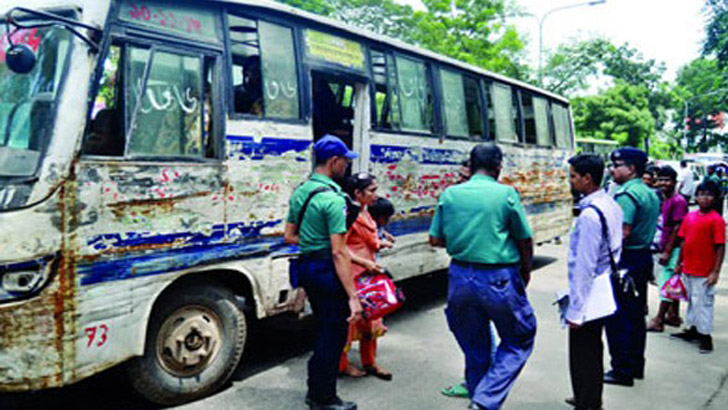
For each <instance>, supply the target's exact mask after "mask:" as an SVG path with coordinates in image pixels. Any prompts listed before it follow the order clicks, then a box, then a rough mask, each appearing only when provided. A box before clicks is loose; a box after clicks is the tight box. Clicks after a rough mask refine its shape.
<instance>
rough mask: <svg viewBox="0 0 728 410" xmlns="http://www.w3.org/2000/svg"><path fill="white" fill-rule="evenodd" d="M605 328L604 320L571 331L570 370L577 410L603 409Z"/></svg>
mask: <svg viewBox="0 0 728 410" xmlns="http://www.w3.org/2000/svg"><path fill="white" fill-rule="evenodd" d="M603 328H604V320H602V319H599V320H594V321H591V322H587V323H584V324H583V325H582V326H581V327H580V328H578V329H569V370H570V373H571V388H572V390H573V391H574V400H575V401H576V406H575V407H576V409H599V408H601V407H602V388H603V382H602V377H603V375H604V364H603V360H604V359H603V356H604V353H603V351H604V345H603V344H602V329H603Z"/></svg>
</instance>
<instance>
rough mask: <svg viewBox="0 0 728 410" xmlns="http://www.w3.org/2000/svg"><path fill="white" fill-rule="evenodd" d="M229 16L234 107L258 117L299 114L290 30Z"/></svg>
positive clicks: (296, 79) (294, 116)
mask: <svg viewBox="0 0 728 410" xmlns="http://www.w3.org/2000/svg"><path fill="white" fill-rule="evenodd" d="M228 20H229V26H230V44H231V54H232V72H231V77H232V79H233V85H234V86H233V97H234V105H233V109H234V111H235V112H236V113H240V114H249V115H254V116H257V117H263V116H265V117H271V118H283V119H286V118H289V119H295V118H299V111H300V110H299V98H298V73H297V71H296V53H295V48H294V45H293V31H292V30H291V29H290V28H288V27H283V26H279V25H277V24H272V23H268V22H265V21H257V20H251V19H246V18H242V17H237V16H234V15H229V16H228Z"/></svg>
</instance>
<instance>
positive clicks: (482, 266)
mask: <svg viewBox="0 0 728 410" xmlns="http://www.w3.org/2000/svg"><path fill="white" fill-rule="evenodd" d="M452 263H454V264H455V265H458V266H461V267H463V268H475V269H504V268H512V267H514V266H517V265H518V264H517V263H478V262H465V261H461V260H457V259H453V260H452Z"/></svg>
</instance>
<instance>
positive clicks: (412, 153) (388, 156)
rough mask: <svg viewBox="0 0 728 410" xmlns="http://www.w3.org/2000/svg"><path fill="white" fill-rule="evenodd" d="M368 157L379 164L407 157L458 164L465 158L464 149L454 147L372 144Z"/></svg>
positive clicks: (434, 163) (445, 163) (417, 160)
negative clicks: (415, 147) (416, 147)
mask: <svg viewBox="0 0 728 410" xmlns="http://www.w3.org/2000/svg"><path fill="white" fill-rule="evenodd" d="M369 152H370V154H369V159H370V160H371V161H372V162H375V163H380V164H392V163H395V162H400V161H402V160H403V159H405V158H407V157H409V158H410V159H412V160H413V161H416V162H418V163H420V164H426V165H458V164H460V163H461V162H462V161H463V160H464V159H466V153H465V151H461V150H456V149H442V148H427V147H423V148H421V149H414V148H412V147H402V146H395V145H378V144H372V145H371V147H370V150H369Z"/></svg>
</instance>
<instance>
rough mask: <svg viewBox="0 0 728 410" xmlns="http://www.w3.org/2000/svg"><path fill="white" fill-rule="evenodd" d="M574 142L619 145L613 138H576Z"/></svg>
mask: <svg viewBox="0 0 728 410" xmlns="http://www.w3.org/2000/svg"><path fill="white" fill-rule="evenodd" d="M576 143H577V144H578V143H582V144H602V145H619V143H618V142H617V141H615V140H600V139H598V138H576Z"/></svg>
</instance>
